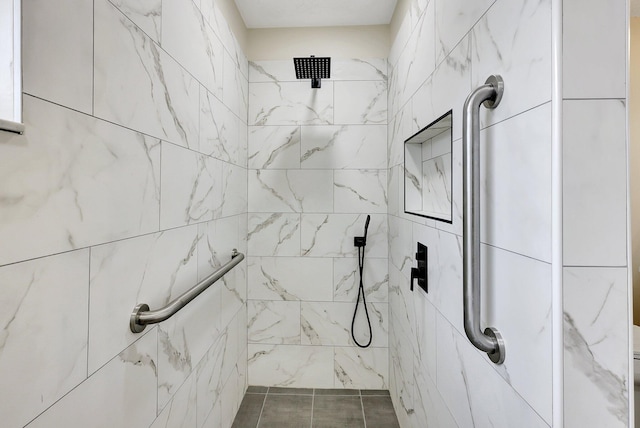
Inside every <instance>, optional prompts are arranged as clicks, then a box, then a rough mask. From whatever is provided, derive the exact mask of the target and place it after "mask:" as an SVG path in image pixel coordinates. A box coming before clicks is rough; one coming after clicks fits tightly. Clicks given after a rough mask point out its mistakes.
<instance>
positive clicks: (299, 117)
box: [249, 81, 334, 125]
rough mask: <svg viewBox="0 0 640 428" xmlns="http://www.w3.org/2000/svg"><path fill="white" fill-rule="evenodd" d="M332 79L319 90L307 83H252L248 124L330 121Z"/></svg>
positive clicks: (329, 122)
mask: <svg viewBox="0 0 640 428" xmlns="http://www.w3.org/2000/svg"><path fill="white" fill-rule="evenodd" d="M333 85H334V83H333V82H330V81H325V82H324V83H323V84H322V88H321V89H320V90H312V89H311V87H310V84H309V82H281V83H278V82H276V83H254V84H252V85H251V90H250V91H249V125H329V124H332V123H333Z"/></svg>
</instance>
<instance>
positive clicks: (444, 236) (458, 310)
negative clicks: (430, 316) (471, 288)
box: [413, 224, 464, 332]
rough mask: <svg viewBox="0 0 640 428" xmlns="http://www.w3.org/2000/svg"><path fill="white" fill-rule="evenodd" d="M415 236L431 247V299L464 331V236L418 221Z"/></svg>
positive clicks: (440, 310) (441, 311) (429, 265)
mask: <svg viewBox="0 0 640 428" xmlns="http://www.w3.org/2000/svg"><path fill="white" fill-rule="evenodd" d="M413 239H414V241H418V242H422V243H423V244H425V245H426V246H427V247H428V248H429V250H428V251H429V262H428V275H429V294H427V295H426V297H427V299H429V300H430V301H431V302H432V303H433V304H434V305H435V306H436V307H437V308H438V311H439V312H440V313H441V314H442V315H443V316H444V317H445V318H447V320H448V321H449V322H450V323H451V324H453V325H454V327H455V328H457V329H458V331H460V332H463V331H464V328H463V323H462V269H463V268H462V237H461V236H457V235H454V234H451V233H448V232H444V231H439V230H434V229H433V228H430V227H427V226H421V225H417V224H415V225H414V228H413Z"/></svg>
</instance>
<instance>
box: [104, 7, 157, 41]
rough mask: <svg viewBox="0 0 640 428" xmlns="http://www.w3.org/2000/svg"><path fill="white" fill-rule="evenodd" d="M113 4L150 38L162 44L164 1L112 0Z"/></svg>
mask: <svg viewBox="0 0 640 428" xmlns="http://www.w3.org/2000/svg"><path fill="white" fill-rule="evenodd" d="M111 3H113V5H114V6H115V7H117V8H118V9H120V11H121V12H122V13H124V14H125V15H127V17H128V18H129V19H131V20H132V21H133V22H134V23H135V24H136V25H137V26H138V27H140V28H141V29H142V30H143V31H144V32H145V33H147V35H148V36H149V37H151V38H152V39H153V40H155V41H156V42H158V43H160V36H161V29H162V0H147V1H144V2H141V1H137V0H111Z"/></svg>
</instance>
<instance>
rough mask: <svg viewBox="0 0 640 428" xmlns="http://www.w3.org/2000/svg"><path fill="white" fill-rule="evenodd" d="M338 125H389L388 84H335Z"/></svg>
mask: <svg viewBox="0 0 640 428" xmlns="http://www.w3.org/2000/svg"><path fill="white" fill-rule="evenodd" d="M334 85H335V123H336V124H385V123H387V84H386V82H375V81H373V82H367V81H361V82H359V81H355V82H353V81H351V82H335V83H334Z"/></svg>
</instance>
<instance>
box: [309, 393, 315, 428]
mask: <svg viewBox="0 0 640 428" xmlns="http://www.w3.org/2000/svg"><path fill="white" fill-rule="evenodd" d="M311 391H312V394H311V425H310V426H311V428H313V406H314V405H315V401H316V390H315V388H314V389H312V390H311Z"/></svg>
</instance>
